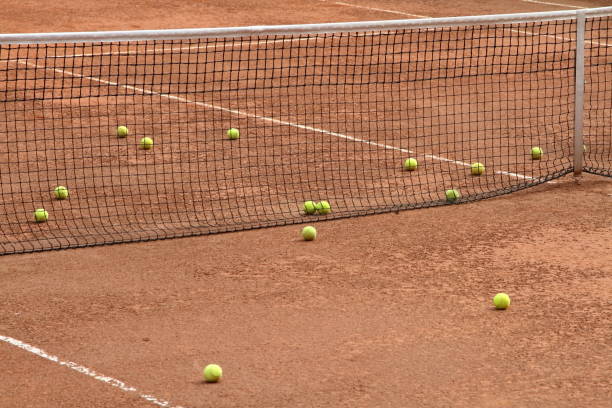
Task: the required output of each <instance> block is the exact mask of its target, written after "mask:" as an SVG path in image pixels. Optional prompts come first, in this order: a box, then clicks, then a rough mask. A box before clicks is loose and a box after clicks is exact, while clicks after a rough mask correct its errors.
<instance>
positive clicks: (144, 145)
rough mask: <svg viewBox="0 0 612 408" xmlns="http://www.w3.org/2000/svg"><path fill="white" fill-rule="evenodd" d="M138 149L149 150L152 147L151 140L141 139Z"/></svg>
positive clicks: (147, 138) (148, 138)
mask: <svg viewBox="0 0 612 408" xmlns="http://www.w3.org/2000/svg"><path fill="white" fill-rule="evenodd" d="M140 147H142V148H143V149H145V150H149V149H151V148H152V147H153V139H151V138H150V137H143V138H142V139H140Z"/></svg>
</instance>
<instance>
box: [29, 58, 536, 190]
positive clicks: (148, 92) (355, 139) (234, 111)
mask: <svg viewBox="0 0 612 408" xmlns="http://www.w3.org/2000/svg"><path fill="white" fill-rule="evenodd" d="M18 62H19V63H20V64H25V65H28V66H31V67H34V68H38V69H46V70H53V71H55V72H58V73H60V74H65V75H70V76H73V77H77V78H83V79H87V80H90V81H94V82H99V83H102V84H106V85H113V86H118V87H121V88H125V89H129V90H132V91H136V92H140V93H142V94H145V95H155V96H159V97H162V98H167V99H171V100H175V101H179V102H185V103H190V104H194V105H196V106H202V107H205V108H208V109H214V110H219V111H222V112H228V113H231V114H234V115H237V116H245V117H248V118H253V119H259V120H263V121H266V122H271V123H276V124H279V125H285V126H291V127H294V128H297V129H303V130H309V131H311V132H317V133H322V134H325V135H329V136H334V137H338V138H340V139H345V140H350V141H353V142H357V143H364V144H367V145H370V146H376V147H382V148H383V149H388V150H396V151H399V152H402V153H410V154H416V153H415V152H414V151H412V150H409V149H404V148H401V147H396V146H392V145H388V144H383V143H377V142H372V141H371V140H367V139H360V138H358V137H353V136H350V135H345V134H343V133H338V132H332V131H330V130H325V129H320V128H316V127H313V126H308V125H301V124H299V123H293V122H287V121H285V120H280V119H275V118H270V117H268V116H261V115H256V114H254V113H248V112H244V111H241V110H238V109H230V108H225V107H223V106H217V105H212V104H210V103H206V102H198V101H192V100H190V99H187V98H183V97H180V96H176V95H171V94H165V93H162V92H157V91H153V90H149V89H144V88H138V87H135V86H132V85H124V84H120V83H118V82H113V81H107V80H105V79H102V78H97V77H92V76H87V75H82V74H77V73H75V72H70V71H66V70H63V69H59V68H47V67H43V66H39V65H36V64H33V63H31V62H23V61H21V60H19V61H18ZM423 156H424V157H425V158H430V159H434V160H438V161H443V162H448V163H454V164H456V165H459V166H467V167H470V166H471V164H468V163H465V162H462V161H459V160H453V159H448V158H446V157H442V156H436V155H432V154H423ZM495 174H504V175H509V176H512V177H516V178H521V179H528V180H536V178H534V177H531V176H526V175H523V174H518V173H510V172H505V171H496V172H495Z"/></svg>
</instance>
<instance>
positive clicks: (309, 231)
mask: <svg viewBox="0 0 612 408" xmlns="http://www.w3.org/2000/svg"><path fill="white" fill-rule="evenodd" d="M316 237H317V230H316V229H315V227H312V226H310V225H309V226H307V227H304V228H303V229H302V238H304V241H312V240H314V239H315V238H316Z"/></svg>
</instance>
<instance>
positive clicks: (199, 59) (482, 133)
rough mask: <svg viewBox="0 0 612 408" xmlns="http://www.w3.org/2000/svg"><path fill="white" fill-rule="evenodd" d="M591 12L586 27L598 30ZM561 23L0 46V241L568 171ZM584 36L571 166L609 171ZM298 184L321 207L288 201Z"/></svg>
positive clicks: (94, 237) (569, 121)
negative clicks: (579, 160) (583, 113)
mask: <svg viewBox="0 0 612 408" xmlns="http://www.w3.org/2000/svg"><path fill="white" fill-rule="evenodd" d="M609 21H610V20H609V19H597V20H594V21H592V22H590V23H589V34H588V37H589V38H590V39H592V40H594V39H596V38H597V39H601V38H604V37H605V38H607V39H605V40H604V41H607V42H608V43H609V41H610V38H609V37H610V26H609ZM572 39H575V21H572V20H563V21H549V22H536V23H524V24H514V25H482V26H471V27H457V28H435V29H412V30H393V31H380V32H367V33H334V34H309V35H258V36H252V37H241V38H225V39H194V40H173V41H145V42H118V43H86V44H30V45H3V46H0V186H1V188H2V194H1V195H0V228H1V233H0V252H2V253H4V254H7V253H16V252H29V251H38V250H46V249H57V248H68V247H79V246H88V245H98V244H108V243H117V242H127V241H140V240H150V239H160V238H169V237H179V236H188V235H198V234H208V233H216V232H223V231H235V230H243V229H248V228H256V227H266V226H273V225H283V224H290V223H301V222H306V221H308V222H310V221H313V220H320V219H329V218H338V217H349V216H355V215H363V214H372V213H377V212H385V211H394V210H401V209H408V208H418V207H426V206H434V205H442V204H446V203H448V200H447V199H446V195H445V191H446V190H448V189H455V190H457V191H458V192H459V193H460V194H461V198H460V199H458V200H456V201H455V202H456V203H457V202H466V201H472V200H477V199H481V198H485V197H491V196H495V195H499V194H503V193H508V192H511V191H515V190H518V189H521V188H525V187H528V186H532V185H535V184H538V183H542V182H545V181H547V180H551V179H554V178H556V177H559V176H562V175H564V174H566V173H568V172H570V171H572V153H573V132H574V127H573V126H574V125H573V124H574V75H575V72H574V60H575V41H572ZM594 44H595V42H591V45H589V50H590V51H589V54H588V55H589V57H588V63H589V64H590V66H589V70H590V71H587V72H588V75H589V77H590V78H591V79H590V81H589V86H590V88H589V90H588V92H589V95H590V96H589V98H590V99H589V103H588V104H587V109H589V110H590V114H591V117H590V120H587V131H586V135H587V140H588V142H587V144H588V147H589V149H590V150H589V153H588V159H587V163H588V166H590V167H591V168H592V169H598V168H602V166H603V168H604V169H607V170H601V171H602V172H604V173H605V172H606V171H607V174H609V172H610V150H611V148H610V147H611V146H610V134H611V129H610V126H611V125H610V106H611V105H610V103H611V97H610V95H611V94H612V85H611V84H612V69H611V68H610V66H611V65H610V55H611V54H610V48H609V47H606V46H597V47H596V46H595V45H594ZM596 53H598V54H597V55H596ZM118 126H126V127H127V128H128V129H129V134H128V135H127V137H125V138H121V137H118V136H117V127H118ZM229 128H236V129H238V130H239V131H240V137H239V138H238V139H235V140H230V139H229V138H228V137H227V135H226V131H227V130H228V129H229ZM143 137H149V138H151V139H152V140H153V147H152V148H151V149H149V150H145V149H142V148H141V147H140V140H141V139H142V138H143ZM536 146H537V147H540V148H541V149H542V151H543V154H542V155H541V157H540V158H539V159H533V158H532V154H531V149H532V147H536ZM409 157H412V158H415V159H416V160H417V161H418V168H417V169H416V170H413V171H409V170H406V169H404V167H403V162H404V160H405V159H407V158H409ZM474 162H480V163H482V164H484V166H485V170H484V173H483V174H482V175H479V176H478V175H477V176H475V175H472V174H471V169H470V165H471V164H472V163H474ZM594 171H595V170H594ZM59 185H61V186H65V187H67V188H68V190H69V197H68V198H67V199H64V200H58V199H55V198H54V193H53V191H54V188H55V187H56V186H59ZM307 200H314V201H317V202H318V201H320V200H326V201H328V202H329V203H330V205H331V212H330V213H328V214H322V213H317V214H314V215H305V214H304V212H303V209H302V206H303V203H304V202H305V201H307ZM37 208H44V209H45V210H46V211H47V212H48V220H47V221H46V222H38V223H37V222H35V221H34V215H33V212H34V211H35V209H37Z"/></svg>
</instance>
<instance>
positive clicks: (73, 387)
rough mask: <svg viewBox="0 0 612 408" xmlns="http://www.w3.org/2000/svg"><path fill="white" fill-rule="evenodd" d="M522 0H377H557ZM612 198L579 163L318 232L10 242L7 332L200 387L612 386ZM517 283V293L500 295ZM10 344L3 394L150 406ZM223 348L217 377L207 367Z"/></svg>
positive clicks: (450, 400)
mask: <svg viewBox="0 0 612 408" xmlns="http://www.w3.org/2000/svg"><path fill="white" fill-rule="evenodd" d="M13 3H15V4H14V5H13V6H12V7H11V6H10V5H7V6H6V7H5V8H4V9H3V10H4V11H0V13H6V12H7V11H10V17H9V16H6V17H4V16H2V14H0V21H3V23H4V24H3V31H5V32H31V31H70V30H79V31H81V30H100V29H136V28H171V27H198V26H227V25H250V24H281V23H304V22H322V21H341V20H345V21H346V20H370V19H380V18H398V16H397V15H393V14H389V13H382V12H374V11H369V10H365V9H357V8H349V7H346V6H341V5H338V4H326V3H325V2H320V4H318V3H317V5H316V7H315V6H313V3H312V2H289V3H287V5H286V6H285V9H286V10H285V11H283V13H279V12H278V9H277V7H276V6H275V3H274V2H271V1H264V2H256V3H255V2H234V3H232V6H231V7H227V6H219V5H217V6H215V5H210V4H206V3H193V4H191V5H190V4H185V3H186V2H173V3H172V5H169V4H166V5H165V6H164V9H161V8H159V7H153V6H152V4H153V2H138V3H137V6H126V5H124V4H113V3H112V2H108V3H107V4H106V5H105V6H104V9H100V4H99V2H79V3H78V5H75V4H72V2H61V1H58V2H54V3H53V4H52V5H45V6H44V7H41V6H40V5H39V4H38V3H36V4H35V3H34V2H32V3H28V2H25V3H24V2H13ZM328 3H330V2H328ZM506 3H508V4H506ZM506 3H504V2H489V3H484V4H483V3H482V2H464V3H462V7H461V8H460V9H459V8H456V9H451V10H449V8H448V7H445V5H444V4H443V3H442V2H434V3H432V2H416V3H415V4H413V5H411V6H410V7H408V6H407V5H406V4H404V3H403V2H400V1H395V2H391V1H385V2H378V3H377V4H376V5H375V6H374V5H372V4H369V6H370V7H380V8H389V9H394V10H403V11H406V12H408V13H415V14H422V15H433V16H440V15H451V14H454V15H469V14H485V13H506V12H519V11H536V10H550V9H555V7H548V6H545V5H537V4H533V3H523V2H506ZM600 3H602V2H600ZM71 4H72V5H71ZM196 4H197V5H196ZM219 4H221V3H219ZM355 4H366V3H365V2H360V3H357V2H355ZM572 4H573V3H572ZM576 4H578V3H576ZM580 4H584V5H588V4H585V3H580ZM591 4H593V5H595V2H593V3H591ZM597 5H604V4H597ZM28 7H29V8H28ZM45 7H47V9H45ZM51 8H52V9H51ZM118 9H120V10H122V14H121V17H120V20H122V21H123V22H121V21H118V16H117V13H116V10H118ZM230 9H231V10H230ZM168 10H172V12H171V13H169V12H168ZM130 16H131V17H130ZM126 21H129V23H128V22H126ZM611 205H612V183H611V181H610V179H606V178H600V177H592V176H586V177H584V178H583V179H582V181H581V182H580V183H577V182H576V181H575V180H574V179H573V178H572V177H566V178H564V179H562V180H560V182H559V183H557V184H546V185H543V186H539V187H537V188H533V189H531V190H527V191H524V192H521V193H515V194H512V195H509V196H505V197H502V198H497V199H492V200H488V201H483V202H479V203H474V204H469V205H464V206H449V207H443V208H434V209H428V210H417V211H410V212H402V213H399V214H387V215H382V216H372V217H365V218H355V219H349V220H340V221H331V222H324V223H318V224H317V225H316V226H317V228H318V230H319V238H318V239H317V240H316V241H315V242H311V243H305V242H303V241H301V240H300V239H299V229H300V228H301V227H299V226H288V227H281V228H274V229H265V230H259V231H249V232H241V233H232V234H222V235H216V236H207V237H200V238H189V239H179V240H171V241H159V242H153V243H140V244H127V245H118V246H112V247H98V248H90V249H81V250H68V251H62V252H49V253H41V254H32V255H18V256H8V257H2V258H0V281H1V282H2V289H0V335H4V336H11V337H14V338H17V339H19V340H22V341H24V342H27V343H30V344H33V345H35V346H37V347H40V348H42V349H44V350H45V351H47V352H48V353H50V354H53V355H57V356H58V357H60V358H61V359H64V360H68V361H74V362H77V363H79V364H82V365H84V366H86V367H89V368H91V369H93V370H95V371H96V372H99V373H101V374H105V375H109V376H112V377H114V378H117V379H120V380H122V381H125V382H126V383H128V384H129V385H132V386H135V387H137V388H138V389H139V390H140V391H141V392H142V393H148V394H152V395H155V396H156V397H158V398H161V399H168V400H170V401H171V402H172V404H174V405H182V406H185V407H205V406H220V407H234V406H240V407H245V406H246V407H249V406H252V407H260V406H275V407H294V406H347V407H361V406H390V407H404V406H425V407H429V406H431V407H437V406H465V407H474V406H484V407H487V406H491V407H493V406H534V407H535V406H537V407H542V406H555V407H558V406H602V407H603V406H609V401H610V400H612V392H611V384H610V379H609V372H611V371H612V359H611V357H610V346H611V340H610V339H611V338H612V331H611V329H610V326H611V324H610V323H611V322H610V318H609V316H610V311H611V310H610V309H611V307H610V306H611V304H610V301H609V293H610V290H611V289H612V266H611V265H612V255H611V253H612V251H611V250H612V244H611V243H610V241H611V240H610V237H611V235H612V212H611V210H610V209H611ZM499 291H505V292H507V293H509V294H510V296H511V297H512V305H511V307H510V309H508V310H507V311H503V312H499V311H495V310H493V308H492V306H491V298H492V296H493V295H494V294H495V293H496V292H499ZM0 361H2V362H3V373H2V375H1V379H2V380H1V381H0V406H2V407H48V406H63V407H82V406H92V407H108V406H113V407H122V406H126V407H128V406H130V407H131V406H137V407H141V406H142V407H145V406H152V405H151V404H150V403H147V402H145V401H144V400H142V399H139V398H137V396H135V395H133V394H127V393H125V392H122V391H121V390H119V389H117V388H113V387H110V386H108V385H105V384H103V383H101V382H98V381H95V380H93V379H91V378H89V377H87V376H84V375H82V374H79V373H77V372H75V371H72V370H69V369H67V368H66V367H60V366H58V365H56V364H54V363H52V362H50V361H47V360H43V359H41V358H39V357H37V356H35V355H33V354H30V353H27V352H25V351H23V350H20V349H17V348H15V347H12V346H9V345H8V344H6V343H4V342H0ZM210 362H216V363H218V364H220V365H221V366H222V367H223V368H224V374H225V377H224V379H223V380H222V382H221V383H219V384H216V385H207V384H203V383H202V382H201V379H200V378H201V377H200V372H201V369H202V368H203V367H204V365H205V364H207V363H210ZM606 401H608V402H606Z"/></svg>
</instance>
